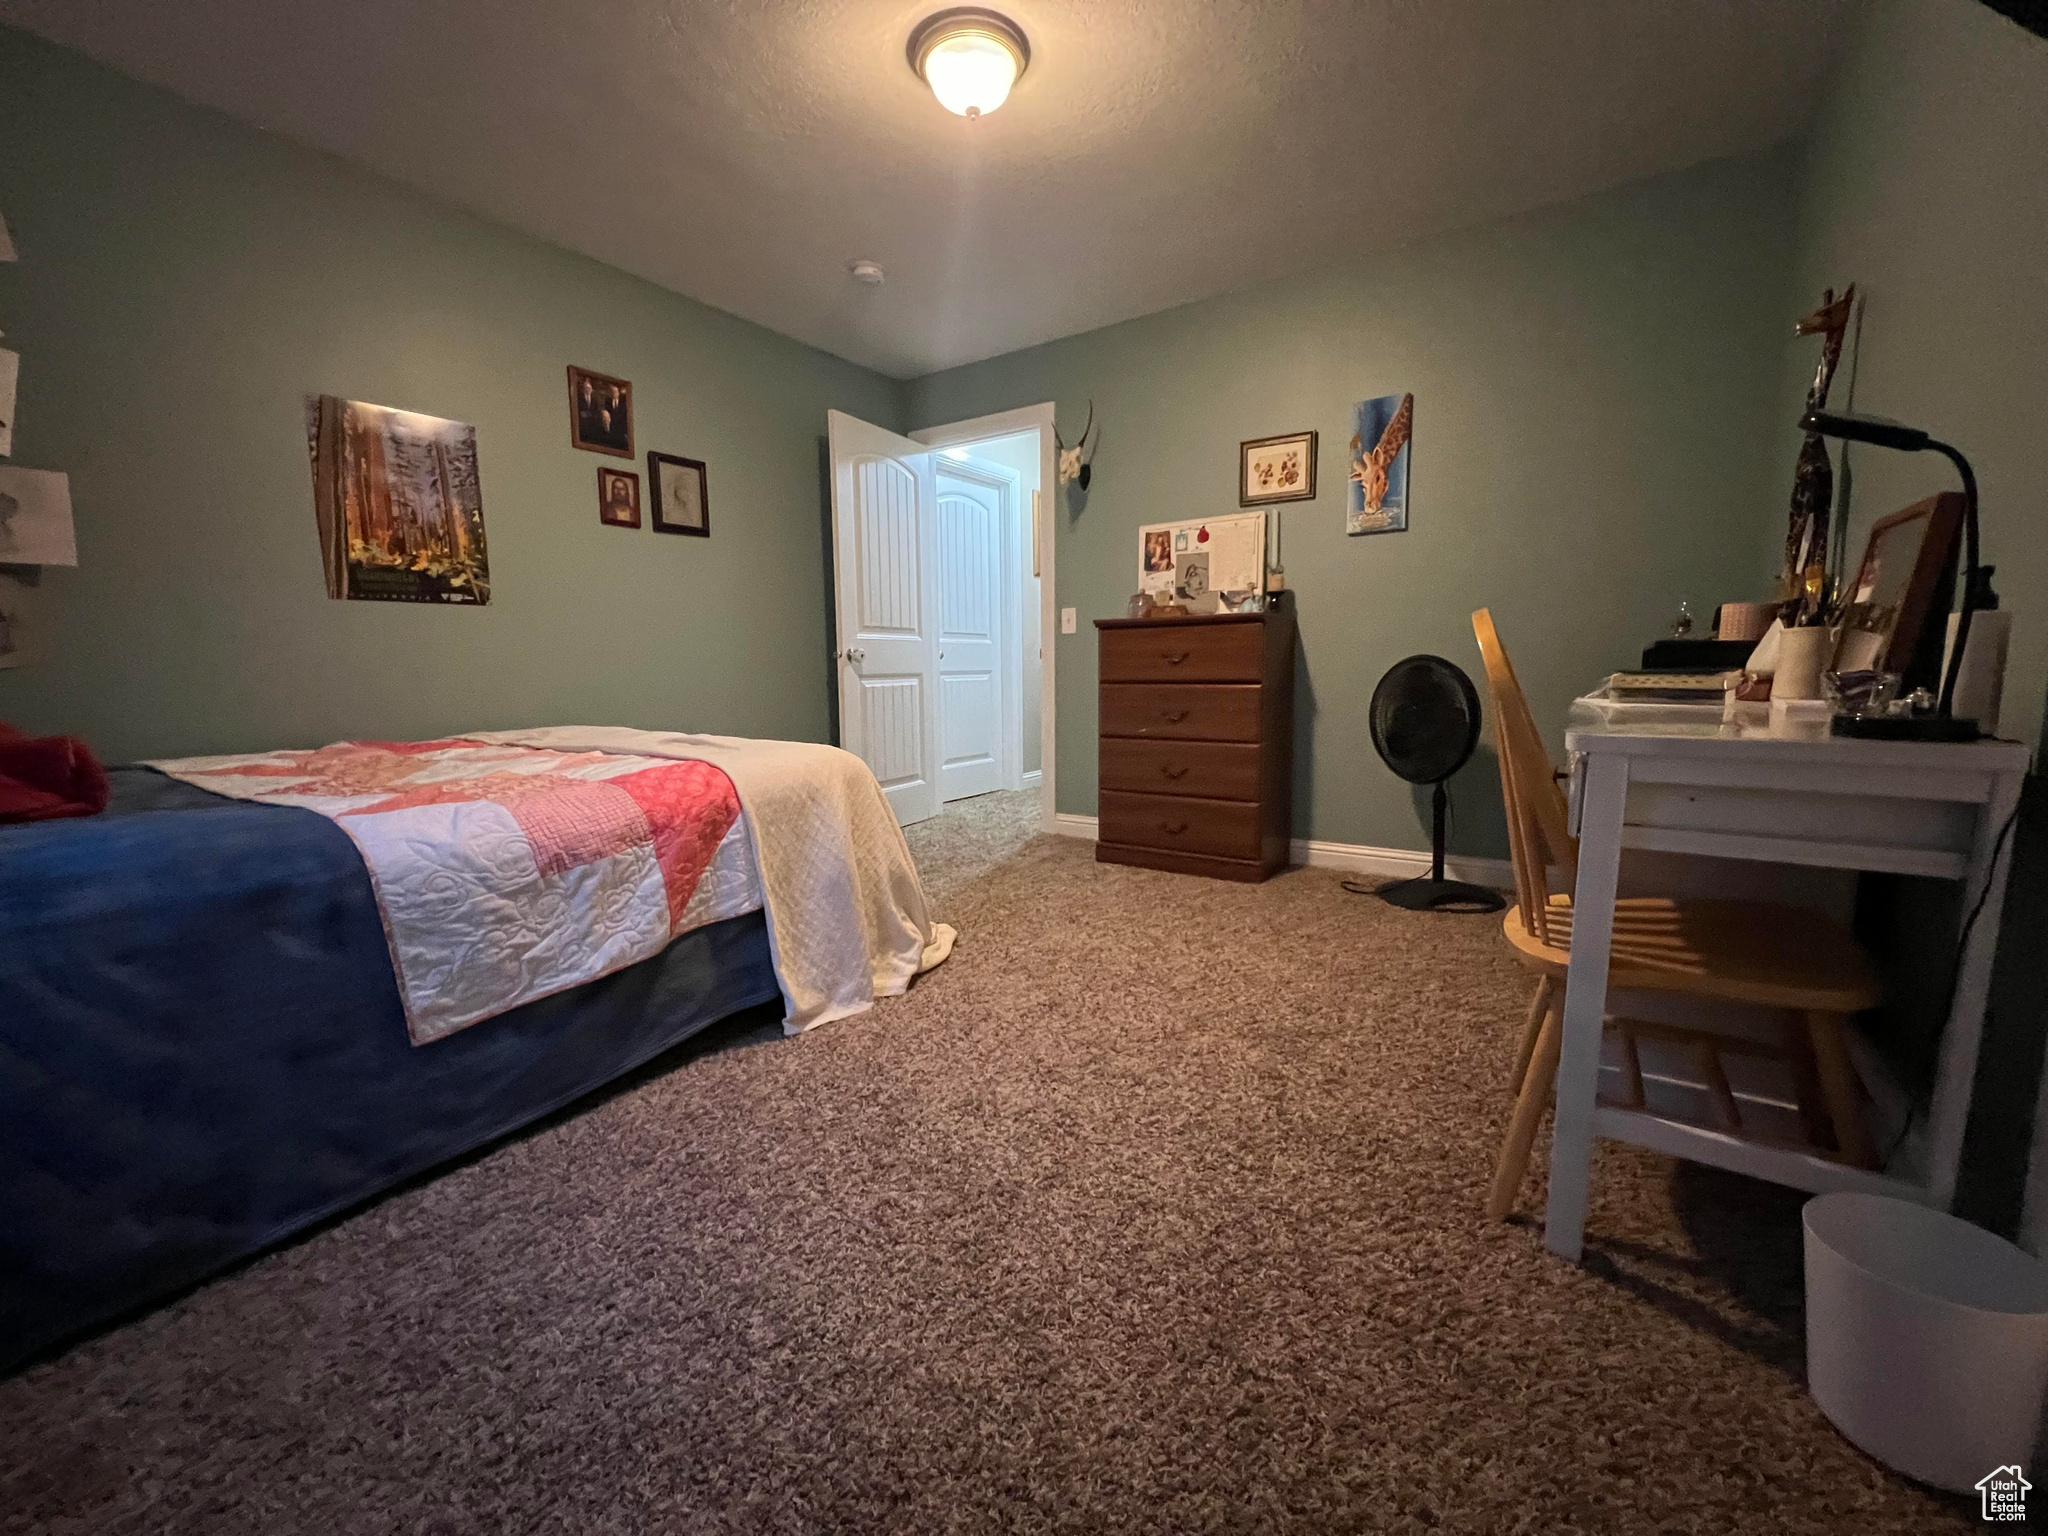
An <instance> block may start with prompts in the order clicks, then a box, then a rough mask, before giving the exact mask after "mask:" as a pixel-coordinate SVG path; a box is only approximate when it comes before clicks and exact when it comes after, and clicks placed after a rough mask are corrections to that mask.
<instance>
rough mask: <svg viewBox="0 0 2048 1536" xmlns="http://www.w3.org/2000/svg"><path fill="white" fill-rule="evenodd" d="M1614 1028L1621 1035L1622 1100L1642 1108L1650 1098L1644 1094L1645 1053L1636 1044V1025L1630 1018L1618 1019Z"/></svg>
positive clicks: (1633, 1106) (1636, 1107)
mask: <svg viewBox="0 0 2048 1536" xmlns="http://www.w3.org/2000/svg"><path fill="white" fill-rule="evenodd" d="M1614 1028H1615V1031H1616V1033H1618V1034H1619V1035H1620V1036H1621V1071H1622V1085H1621V1092H1622V1100H1621V1102H1622V1103H1623V1104H1625V1105H1627V1106H1628V1107H1629V1108H1630V1109H1641V1108H1642V1107H1643V1106H1644V1105H1645V1104H1646V1103H1647V1102H1648V1100H1647V1099H1646V1098H1645V1097H1644V1094H1643V1053H1642V1048H1641V1047H1640V1046H1638V1045H1637V1044H1636V1027H1635V1025H1634V1024H1633V1023H1632V1022H1631V1021H1630V1020H1628V1019H1617V1020H1615V1024H1614Z"/></svg>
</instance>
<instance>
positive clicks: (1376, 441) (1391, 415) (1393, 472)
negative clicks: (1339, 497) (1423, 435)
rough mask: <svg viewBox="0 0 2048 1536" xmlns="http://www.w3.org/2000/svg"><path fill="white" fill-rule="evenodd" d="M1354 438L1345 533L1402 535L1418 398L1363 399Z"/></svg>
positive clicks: (1405, 520) (1406, 512) (1358, 411)
mask: <svg viewBox="0 0 2048 1536" xmlns="http://www.w3.org/2000/svg"><path fill="white" fill-rule="evenodd" d="M1354 414H1355V416H1356V420H1357V430H1355V431H1354V432H1353V433H1352V434H1351V494H1350V498H1349V507H1348V510H1347V511H1346V514H1345V519H1344V531H1345V532H1346V533H1400V532H1402V531H1403V530H1404V529H1406V528H1407V526H1408V446H1409V440H1410V438H1411V437H1412V436H1413V435H1414V425H1415V397H1414V396H1413V395H1380V396H1378V397H1377V398H1376V399H1372V400H1361V401H1359V402H1358V406H1357V408H1356V411H1355V413H1354Z"/></svg>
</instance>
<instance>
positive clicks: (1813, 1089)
mask: <svg viewBox="0 0 2048 1536" xmlns="http://www.w3.org/2000/svg"><path fill="white" fill-rule="evenodd" d="M1785 1065H1786V1066H1787V1067H1788V1068H1790V1069H1791V1073H1792V1099H1793V1102H1794V1103H1796V1104H1797V1105H1798V1106H1799V1123H1800V1125H1801V1126H1803V1127H1804V1128H1805V1130H1806V1139H1807V1140H1808V1141H1809V1142H1811V1143H1812V1144H1813V1145H1814V1146H1815V1147H1817V1148H1822V1149H1829V1150H1840V1149H1839V1148H1838V1147H1837V1146H1836V1143H1835V1126H1834V1122H1833V1121H1832V1120H1830V1119H1829V1118H1828V1112H1827V1106H1826V1104H1825V1103H1824V1102H1823V1100H1822V1098H1821V1089H1820V1069H1819V1067H1818V1066H1817V1065H1816V1064H1815V1062H1814V1056H1813V1041H1812V1039H1811V1038H1810V1037H1809V1036H1808V1034H1807V1030H1806V1021H1805V1019H1804V1018H1802V1017H1801V1016H1799V1015H1797V1014H1794V1015H1793V1017H1792V1027H1791V1028H1790V1029H1788V1030H1787V1031H1786V1032H1785Z"/></svg>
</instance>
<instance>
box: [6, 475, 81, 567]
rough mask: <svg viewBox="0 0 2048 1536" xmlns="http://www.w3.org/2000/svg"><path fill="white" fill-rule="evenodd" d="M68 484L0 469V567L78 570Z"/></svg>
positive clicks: (56, 478) (63, 480)
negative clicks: (62, 566) (62, 567)
mask: <svg viewBox="0 0 2048 1536" xmlns="http://www.w3.org/2000/svg"><path fill="white" fill-rule="evenodd" d="M76 564H78V544H77V542H76V540H75V539H74V538H73V536H72V531H71V480H70V477H69V476H67V475H63V474H60V473H58V472H57V471H55V470H49V469H16V468H14V467H13V466H12V465H7V464H0V565H76Z"/></svg>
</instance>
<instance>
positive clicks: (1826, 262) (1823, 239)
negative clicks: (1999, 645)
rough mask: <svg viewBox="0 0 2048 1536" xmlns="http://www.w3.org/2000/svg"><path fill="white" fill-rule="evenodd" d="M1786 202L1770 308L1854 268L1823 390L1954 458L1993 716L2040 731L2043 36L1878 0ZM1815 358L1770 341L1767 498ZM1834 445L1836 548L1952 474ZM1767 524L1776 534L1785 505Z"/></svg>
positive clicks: (2043, 662)
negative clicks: (1784, 262)
mask: <svg viewBox="0 0 2048 1536" xmlns="http://www.w3.org/2000/svg"><path fill="white" fill-rule="evenodd" d="M1799 209H1800V218H1799V226H1798V236H1797V244H1796V254H1795V263H1794V269H1793V272H1794V291H1793V293H1792V294H1791V296H1790V297H1789V298H1788V300H1787V301H1786V303H1785V304H1782V305H1781V306H1780V308H1781V309H1783V310H1784V311H1785V313H1786V314H1787V315H1792V314H1797V313H1801V312H1803V311H1802V306H1803V307H1809V308H1810V307H1811V306H1812V305H1813V304H1814V303H1816V302H1818V300H1819V297H1820V293H1821V290H1822V289H1823V288H1824V287H1833V288H1835V289H1837V290H1838V291H1839V290H1840V289H1841V288H1842V287H1843V286H1844V285H1845V284H1848V283H1851V282H1853V283H1855V284H1856V285H1857V290H1858V292H1859V293H1860V294H1862V296H1863V298H1864V312H1863V317H1862V326H1861V330H1860V333H1858V349H1857V350H1856V351H1854V352H1853V353H1851V354H1849V355H1848V356H1846V357H1845V359H1844V363H1843V367H1842V370H1841V371H1840V372H1839V373H1838V374H1837V375H1836V380H1835V390H1834V394H1833V396H1832V398H1831V403H1832V404H1834V405H1836V406H1838V407H1842V406H1847V405H1850V404H1851V403H1853V405H1854V407H1855V409H1857V410H1860V411H1869V412H1874V413H1876V414H1877V415H1880V416H1891V417H1894V418H1896V419H1898V420H1900V421H1906V422H1910V423H1912V424H1913V425H1915V426H1919V427H1924V428H1926V429H1927V430H1928V431H1930V432H1932V433H1934V435H1935V436H1937V437H1939V438H1942V439H1944V440H1946V441H1948V442H1951V443H1954V444H1955V445H1956V446H1957V447H1958V448H1960V449H1961V450H1962V451H1963V453H1964V454H1965V455H1966V456H1968V458H1969V460H1970V463H1971V466H1972V467H1973V468H1974V469H1975V470H1976V472H1977V479H1978V485H1979V493H1980V498H1981V504H1982V514H1983V526H1984V558H1985V559H1986V560H1988V561H1990V562H1992V563H1993V564H1995V565H1996V566H1997V567H1998V571H1999V579H1998V583H1997V585H1998V588H1999V591H2000V593H2001V594H2002V596H2003V597H2004V599H2005V606H2007V607H2008V608H2011V609H2012V610H2013V649H2012V656H2011V661H2010V664H2009V670H2008V672H2007V675H2006V690H2005V709H2004V714H2003V716H2002V718H2001V721H2000V729H2001V731H2002V732H2003V733H2004V734H2005V735H2008V736H2018V737H2021V738H2023V739H2025V740H2027V741H2029V742H2033V741H2036V740H2038V738H2039V736H2040V730H2041V718H2042V701H2043V693H2044V691H2048V605H2044V603H2043V601H2042V594H2043V593H2044V592H2048V41H2043V40H2042V39H2041V38H2038V37H2036V36H2034V35H2032V34H2031V33H2029V32H2026V31H2024V30H2023V29H2022V28H2020V27H2019V26H2017V25H2015V24H2014V23H2012V22H2010V21H2007V20H2006V19H2005V18H2004V17H2002V16H2000V15H1998V14H1997V13H1996V12H1994V11H1992V10H1991V9H1989V8H1988V7H1986V6H1983V5H1979V4H1977V3H1976V0H1883V3H1881V4H1879V5H1877V6H1876V7H1875V8H1874V9H1873V11H1872V12H1871V15H1870V17H1869V19H1868V20H1867V21H1866V23H1865V25H1864V26H1863V27H1862V29H1861V30H1860V31H1859V33H1858V36H1857V39H1856V43H1855V46H1854V47H1853V48H1852V49H1851V51H1850V53H1849V55H1848V57H1847V58H1846V59H1845V61H1844V63H1843V65H1842V68H1841V70H1840V72H1839V73H1838V74H1837V76H1836V78H1835V80H1834V82H1833V84H1832V85H1831V87H1830V89H1829V92H1828V95H1827V97H1826V99H1825V101H1824V102H1823V104H1822V106H1821V110H1820V112H1819V113H1818V115H1817V116H1816V118H1815V121H1814V126H1813V130H1812V132H1811V134H1810V135H1809V137H1808V141H1807V155H1806V158H1805V163H1804V165H1803V167H1802V174H1801V191H1800V199H1799ZM1814 362H1815V344H1814V343H1813V342H1811V341H1807V342H1802V343H1799V344H1797V345H1789V346H1787V347H1786V356H1785V365H1784V366H1785V376H1784V382H1783V386H1782V398H1783V399H1784V400H1785V402H1786V404H1785V407H1784V411H1783V413H1782V414H1783V416H1784V419H1785V421H1786V424H1787V425H1786V429H1785V432H1784V434H1783V439H1782V443H1781V447H1780V454H1779V478H1780V480H1781V481H1782V491H1781V494H1780V496H1779V501H1780V504H1781V505H1782V504H1783V502H1784V500H1785V498H1786V497H1789V494H1790V489H1791V483H1792V461H1793V457H1794V455H1795V454H1796V453H1797V451H1798V436H1797V428H1796V422H1797V412H1798V408H1799V403H1800V401H1801V400H1802V399H1803V397H1804V393H1805V389H1806V386H1807V383H1808V382H1809V381H1810V379H1811V377H1812V373H1813V366H1814ZM1852 362H1853V369H1854V371H1853V374H1852V372H1851V364H1852ZM1852 385H1853V390H1852ZM1837 452H1838V455H1839V449H1838V450H1837ZM1849 453H1850V466H1849V467H1850V477H1849V479H1850V486H1849V510H1850V519H1849V550H1848V559H1849V561H1850V562H1851V563H1853V562H1854V561H1855V560H1857V559H1858V558H1860V556H1861V553H1862V549H1863V542H1864V539H1865V537H1866V535H1867V534H1868V531H1869V525H1870V523H1871V521H1872V520H1873V519H1874V518H1877V517H1880V516H1883V515H1884V514H1885V513H1887V512H1896V511H1897V510H1898V509H1899V508H1901V507H1903V506H1906V505H1908V504H1909V503H1911V502H1914V501H1918V500H1919V499H1920V498H1921V497H1923V496H1928V495H1931V494H1933V493H1934V492H1936V491H1943V490H1952V489H1954V488H1955V487H1956V484H1957V481H1956V478H1955V471H1954V470H1953V469H1951V468H1950V467H1949V463H1948V461H1947V460H1946V459H1943V458H1941V457H1939V456H1938V455H1935V454H1900V453H1892V452H1887V451H1885V450H1883V449H1879V448H1864V447H1859V448H1852V449H1850V450H1849ZM1770 537H1771V538H1772V539H1773V540H1774V541H1782V539H1783V537H1784V519H1783V517H1782V516H1781V517H1780V518H1779V519H1778V520H1777V521H1776V522H1775V523H1774V524H1773V525H1772V528H1771V530H1770ZM1772 555H1773V557H1775V544H1774V546H1773V549H1772Z"/></svg>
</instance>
